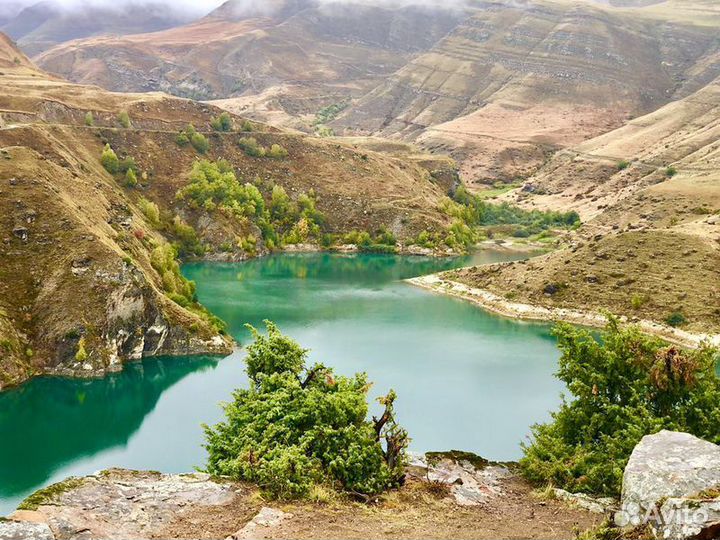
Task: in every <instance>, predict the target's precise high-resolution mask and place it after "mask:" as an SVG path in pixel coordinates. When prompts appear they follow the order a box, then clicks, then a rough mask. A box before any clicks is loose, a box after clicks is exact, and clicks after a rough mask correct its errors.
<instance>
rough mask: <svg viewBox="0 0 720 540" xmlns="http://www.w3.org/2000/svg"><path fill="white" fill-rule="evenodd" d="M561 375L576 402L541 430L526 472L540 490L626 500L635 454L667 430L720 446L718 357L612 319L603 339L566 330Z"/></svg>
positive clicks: (559, 330) (561, 329)
mask: <svg viewBox="0 0 720 540" xmlns="http://www.w3.org/2000/svg"><path fill="white" fill-rule="evenodd" d="M555 335H556V336H557V338H558V344H559V347H560V350H561V352H562V357H561V358H560V367H559V370H558V373H557V376H558V377H559V378H560V380H562V381H563V382H564V383H565V384H566V385H567V388H568V390H569V392H570V394H571V395H572V398H571V399H569V400H568V399H565V400H564V401H563V403H562V405H561V406H560V409H559V410H558V411H557V412H555V413H553V418H552V421H551V422H549V423H546V424H540V425H536V426H534V427H533V437H532V439H531V441H530V443H529V444H527V445H526V446H525V447H524V451H525V456H524V458H523V459H522V460H521V466H522V468H523V471H524V473H525V475H526V476H527V478H529V479H530V480H531V481H533V482H535V483H537V484H539V485H547V484H552V485H554V486H558V487H562V488H564V489H567V490H569V491H572V492H586V493H592V494H600V495H610V496H618V495H619V494H620V490H621V485H622V475H623V471H624V469H625V465H626V464H627V461H628V459H629V458H630V454H631V453H632V450H633V448H634V447H635V445H637V443H638V442H639V441H640V439H641V438H642V437H643V436H644V435H647V434H650V433H656V432H657V431H660V430H661V429H668V430H675V431H684V432H688V433H692V434H693V435H696V436H698V437H701V438H703V439H706V440H708V441H712V442H714V443H720V379H718V377H717V375H716V371H715V369H716V364H717V350H714V349H711V348H707V347H703V348H700V349H698V350H695V351H688V350H682V349H679V348H677V347H673V346H669V345H668V344H667V343H664V342H663V341H661V340H659V339H656V338H651V337H647V336H645V335H643V334H642V333H641V332H640V330H639V329H638V328H636V327H633V326H627V327H622V326H620V324H619V323H618V321H617V320H616V319H614V318H611V319H610V320H609V323H608V326H607V328H606V330H605V331H604V332H603V333H602V335H601V336H600V338H599V339H596V338H595V337H594V336H593V334H592V333H590V332H589V331H587V330H583V329H579V328H576V327H573V326H570V325H566V324H561V325H558V326H557V327H556V329H555Z"/></svg>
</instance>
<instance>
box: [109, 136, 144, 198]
mask: <svg viewBox="0 0 720 540" xmlns="http://www.w3.org/2000/svg"><path fill="white" fill-rule="evenodd" d="M100 164H101V165H102V166H103V168H104V169H105V170H106V171H107V172H109V173H110V174H112V175H113V176H116V175H123V176H124V179H125V185H126V186H127V187H130V188H133V187H135V186H137V184H138V177H137V175H138V173H139V169H138V166H137V164H136V163H135V158H133V157H132V156H127V157H125V158H123V159H120V158H118V156H117V154H116V153H115V150H113V149H112V148H111V147H110V145H109V144H106V145H105V148H103V151H102V154H100Z"/></svg>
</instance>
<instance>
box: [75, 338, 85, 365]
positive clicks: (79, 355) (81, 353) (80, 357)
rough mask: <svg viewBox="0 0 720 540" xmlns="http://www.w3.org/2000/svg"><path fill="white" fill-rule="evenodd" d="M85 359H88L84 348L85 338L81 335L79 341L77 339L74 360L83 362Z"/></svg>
mask: <svg viewBox="0 0 720 540" xmlns="http://www.w3.org/2000/svg"><path fill="white" fill-rule="evenodd" d="M87 359H88V353H87V351H86V350H85V338H84V337H81V338H80V341H78V345H77V352H76V353H75V361H76V362H84V361H85V360H87Z"/></svg>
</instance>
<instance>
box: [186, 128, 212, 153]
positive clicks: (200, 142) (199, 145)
mask: <svg viewBox="0 0 720 540" xmlns="http://www.w3.org/2000/svg"><path fill="white" fill-rule="evenodd" d="M190 144H191V145H192V147H193V148H194V149H195V150H197V152H198V153H200V154H205V153H207V151H208V150H209V149H210V143H209V142H208V140H207V138H206V137H205V135H203V134H202V133H198V132H195V133H193V134H192V136H191V137H190Z"/></svg>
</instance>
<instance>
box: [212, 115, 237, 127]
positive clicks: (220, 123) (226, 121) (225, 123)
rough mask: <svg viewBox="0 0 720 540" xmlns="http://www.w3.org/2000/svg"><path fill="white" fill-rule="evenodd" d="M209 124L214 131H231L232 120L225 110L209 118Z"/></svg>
mask: <svg viewBox="0 0 720 540" xmlns="http://www.w3.org/2000/svg"><path fill="white" fill-rule="evenodd" d="M210 126H212V128H213V129H214V130H215V131H232V129H233V120H232V117H231V116H230V115H229V114H228V113H227V112H223V113H221V114H220V116H218V117H217V118H213V119H212V120H210Z"/></svg>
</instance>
